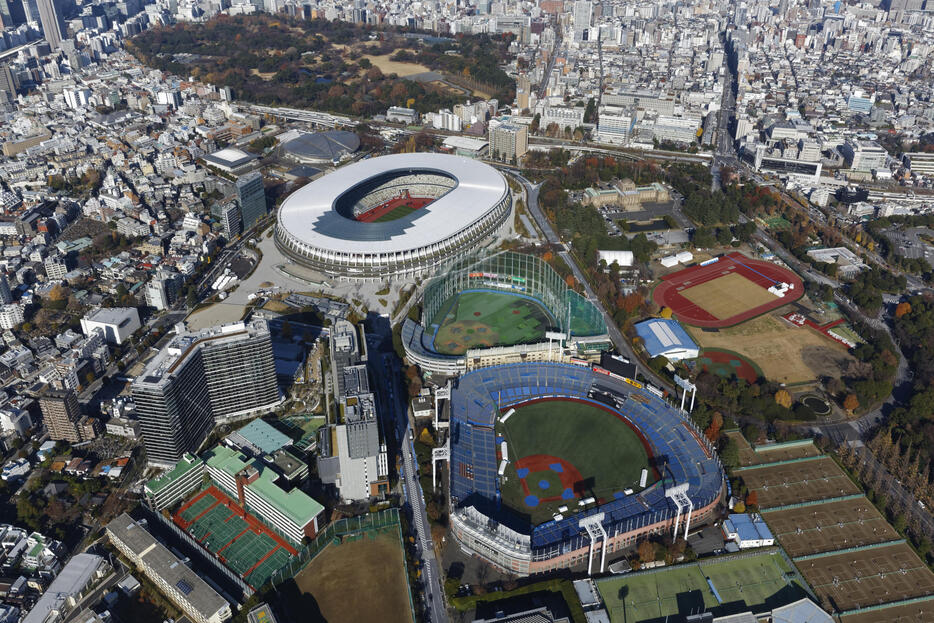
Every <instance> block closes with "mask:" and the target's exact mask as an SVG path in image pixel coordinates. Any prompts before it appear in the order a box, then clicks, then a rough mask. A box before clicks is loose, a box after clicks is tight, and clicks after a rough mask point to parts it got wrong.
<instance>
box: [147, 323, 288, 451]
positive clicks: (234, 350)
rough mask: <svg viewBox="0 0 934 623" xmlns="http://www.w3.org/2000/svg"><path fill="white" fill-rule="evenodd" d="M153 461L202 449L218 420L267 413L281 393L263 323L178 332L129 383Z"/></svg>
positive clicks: (278, 399) (267, 330)
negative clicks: (202, 444)
mask: <svg viewBox="0 0 934 623" xmlns="http://www.w3.org/2000/svg"><path fill="white" fill-rule="evenodd" d="M132 392H133V399H134V401H135V402H136V408H137V411H138V413H139V416H140V425H141V430H142V433H143V442H144V444H145V446H146V451H147V453H148V455H149V461H150V463H152V464H154V465H161V466H166V467H168V466H172V465H175V463H177V462H178V460H179V459H181V458H182V455H183V454H184V453H185V452H190V451H194V450H197V448H198V447H199V446H200V445H201V443H202V442H203V441H204V439H205V437H206V436H207V434H208V432H209V431H210V430H211V428H212V427H213V425H214V423H215V421H217V422H224V421H231V420H236V419H241V418H243V417H248V416H250V415H253V414H256V413H261V412H263V411H266V410H269V409H271V408H273V407H275V406H276V405H277V404H279V402H280V400H281V398H280V394H279V388H278V385H277V384H276V368H275V359H274V357H273V352H272V340H271V337H270V334H269V327H268V325H267V324H266V322H265V321H263V320H257V321H253V322H250V323H248V324H246V323H242V322H237V323H233V324H229V325H223V326H220V327H213V328H210V329H204V330H202V331H199V332H197V333H188V332H187V331H184V330H182V331H180V332H179V334H178V335H177V336H176V337H175V338H174V339H172V341H171V342H169V344H168V345H167V346H166V347H165V348H164V349H163V350H162V351H161V352H160V353H159V354H157V355H156V356H155V357H153V359H152V360H150V362H149V364H148V365H147V366H146V369H145V370H144V371H143V373H142V374H141V375H140V376H138V377H137V378H136V379H135V380H134V381H133V385H132Z"/></svg>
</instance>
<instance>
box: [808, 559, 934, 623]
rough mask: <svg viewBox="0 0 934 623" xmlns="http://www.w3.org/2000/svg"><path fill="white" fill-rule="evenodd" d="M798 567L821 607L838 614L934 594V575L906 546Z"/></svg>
mask: <svg viewBox="0 0 934 623" xmlns="http://www.w3.org/2000/svg"><path fill="white" fill-rule="evenodd" d="M795 565H796V566H797V567H798V570H799V571H800V572H801V574H802V575H803V576H804V578H805V579H806V580H807V581H808V583H809V584H810V585H811V588H812V589H814V592H815V593H816V594H817V596H818V597H819V598H820V600H821V602H822V603H821V605H822V606H823V607H824V608H829V609H833V610H836V611H838V612H840V611H845V610H853V609H856V608H865V607H867V606H874V605H876V604H882V603H889V602H893V601H900V600H903V599H911V598H912V597H920V596H922V595H929V594H931V593H934V573H932V572H931V570H930V569H928V568H927V567H926V566H925V565H924V563H922V562H921V559H919V558H918V556H917V554H915V553H914V551H913V550H912V549H911V547H909V546H908V545H907V544H905V543H899V544H896V545H888V546H884V547H873V548H869V549H863V550H859V551H855V552H845V553H841V554H831V555H827V556H821V557H819V558H811V559H807V560H798V561H795ZM875 620H876V621H879V620H885V621H888V620H889V619H887V618H885V617H884V616H883V617H882V618H881V619H880V618H876V619H875Z"/></svg>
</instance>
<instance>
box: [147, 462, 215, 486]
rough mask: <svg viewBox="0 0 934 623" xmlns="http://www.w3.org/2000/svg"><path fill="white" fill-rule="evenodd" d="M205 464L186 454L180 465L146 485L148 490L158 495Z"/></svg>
mask: <svg viewBox="0 0 934 623" xmlns="http://www.w3.org/2000/svg"><path fill="white" fill-rule="evenodd" d="M203 465H204V463H203V462H202V461H201V459H199V458H198V457H196V456H194V455H193V454H190V453H187V452H186V453H185V454H184V455H183V456H182V458H181V459H179V461H178V463H176V464H175V467H173V468H172V469H170V470H169V471H167V472H165V473H164V474H162V475H161V476H158V477H157V478H153V479H152V480H150V481H149V482H147V483H146V489H147V490H148V491H149V493H152V494H156V493H159V492H160V491H162V490H163V489H165V488H166V487H168V486H169V485H171V484H172V483H174V482H177V481H178V480H180V479H182V478H183V477H184V476H185V475H186V474H188V473H189V472H191V471H192V470H193V469H198V468H200V467H202V466H203Z"/></svg>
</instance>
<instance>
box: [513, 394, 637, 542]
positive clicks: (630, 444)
mask: <svg viewBox="0 0 934 623" xmlns="http://www.w3.org/2000/svg"><path fill="white" fill-rule="evenodd" d="M496 434H497V436H500V437H502V439H503V440H505V441H506V446H507V454H508V459H509V464H508V466H507V467H506V471H505V473H504V478H503V479H502V480H501V482H500V493H501V494H502V498H503V503H504V504H505V505H507V506H508V507H510V508H512V509H513V510H515V511H517V512H520V513H522V514H527V515H529V517H530V519H531V521H532V523H534V524H540V523H543V522H545V521H548V520H550V519H551V518H552V516H553V515H554V513H556V512H558V508H559V507H561V506H568V507H574V508H577V501H578V499H582V498H587V497H591V496H592V497H596V498H597V499H598V501H601V502H606V501H610V500H612V499H613V498H618V497H621V496H623V495H625V493H624V492H625V490H626V489H630V488H632V489H638V488H639V487H638V484H639V478H640V476H641V475H642V470H643V469H644V468H648V466H649V457H648V453H647V452H646V450H645V447H644V446H643V444H642V440H641V439H640V438H639V436H638V435H637V434H636V432H635V431H633V429H632V428H630V427H629V426H628V425H627V424H626V423H625V422H624V421H622V420H621V419H620V418H618V417H617V416H616V415H614V414H613V413H610V412H608V411H605V410H603V409H601V408H600V407H597V406H596V405H592V404H589V403H586V402H580V401H575V400H543V401H539V402H533V403H527V404H525V405H521V406H519V407H518V408H517V409H516V412H515V413H513V414H512V415H511V416H510V417H509V418H508V419H507V420H506V423H505V424H503V423H502V422H498V423H497V425H496ZM653 481H654V478H651V479H650V481H649V482H650V483H651V482H653Z"/></svg>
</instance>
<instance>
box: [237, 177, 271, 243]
mask: <svg viewBox="0 0 934 623" xmlns="http://www.w3.org/2000/svg"><path fill="white" fill-rule="evenodd" d="M237 199H238V200H239V201H240V214H241V217H242V227H243V231H248V230H249V229H250V228H251V227H253V225H255V224H256V222H257V221H259V220H260V219H261V218H263V217H264V216H266V190H265V189H264V188H263V176H262V175H260V173H259V172H258V171H253V172H252V173H247V174H246V175H241V176H240V177H238V178H237Z"/></svg>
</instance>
